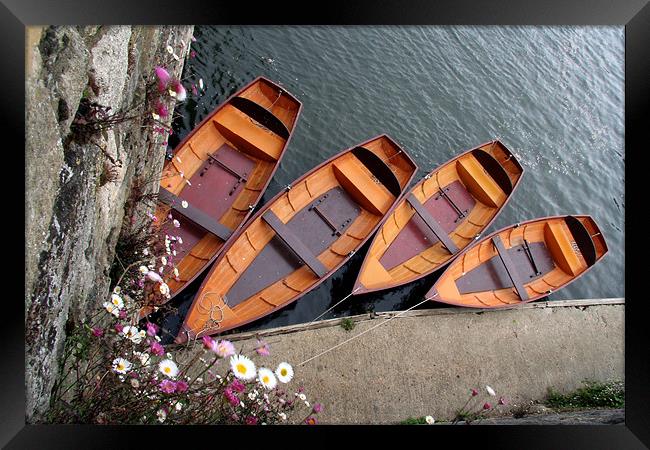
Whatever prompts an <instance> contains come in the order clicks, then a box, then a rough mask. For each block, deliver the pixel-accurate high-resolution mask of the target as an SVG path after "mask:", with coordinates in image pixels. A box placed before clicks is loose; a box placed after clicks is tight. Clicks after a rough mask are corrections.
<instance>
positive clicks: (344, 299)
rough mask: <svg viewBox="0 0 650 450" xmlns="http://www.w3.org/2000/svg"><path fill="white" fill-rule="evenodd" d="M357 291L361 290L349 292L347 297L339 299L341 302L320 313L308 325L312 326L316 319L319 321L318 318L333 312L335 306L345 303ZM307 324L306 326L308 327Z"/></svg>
mask: <svg viewBox="0 0 650 450" xmlns="http://www.w3.org/2000/svg"><path fill="white" fill-rule="evenodd" d="M359 289H361V287H358V288H356V289H355V290H354V291H352V292H350V293H349V294H348V295H346V296H345V297H343V298H342V299H341V301H339V302H338V303H337V304H336V305H334V306H332V307H331V308H329V309H328V310H327V311H325V312H324V313H322V314H321V315H320V316H318V317H316V318H315V319H313V320H312V321H311V322H309V324H312V323H314V322H316V321H317V320H318V319H320V318H321V317H323V316H324V315H325V314H327V313H328V312H330V311H331V310H333V309H334V308H336V307H337V306H339V305H340V304H341V303H343V302H344V301H346V300H347V299H348V298H350V297H352V295H353V294H354V293H355V292H357V291H358V290H359ZM309 324H308V325H309Z"/></svg>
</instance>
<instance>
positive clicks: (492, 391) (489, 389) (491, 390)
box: [485, 386, 497, 397]
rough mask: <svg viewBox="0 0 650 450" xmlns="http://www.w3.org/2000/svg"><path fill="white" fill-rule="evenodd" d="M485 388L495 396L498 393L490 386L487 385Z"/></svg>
mask: <svg viewBox="0 0 650 450" xmlns="http://www.w3.org/2000/svg"><path fill="white" fill-rule="evenodd" d="M485 390H486V391H487V393H488V394H490V395H491V396H493V397H494V396H495V395H497V393H496V392H494V389H492V388H491V387H490V386H485Z"/></svg>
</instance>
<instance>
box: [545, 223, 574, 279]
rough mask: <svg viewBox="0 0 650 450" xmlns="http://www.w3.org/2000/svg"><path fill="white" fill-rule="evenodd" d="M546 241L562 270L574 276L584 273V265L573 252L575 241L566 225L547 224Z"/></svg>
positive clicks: (554, 259)
mask: <svg viewBox="0 0 650 450" xmlns="http://www.w3.org/2000/svg"><path fill="white" fill-rule="evenodd" d="M544 241H545V242H546V246H547V247H548V249H549V251H550V253H551V256H552V257H553V261H554V262H555V264H557V265H558V267H559V268H560V269H562V270H563V271H565V272H566V273H568V274H570V275H573V276H575V275H578V273H580V272H581V271H582V269H583V267H584V264H583V263H582V261H580V258H578V255H577V254H576V252H575V251H574V250H573V245H572V241H573V239H572V238H571V235H570V233H569V229H568V227H567V226H566V225H565V224H564V223H560V222H547V223H546V224H545V225H544Z"/></svg>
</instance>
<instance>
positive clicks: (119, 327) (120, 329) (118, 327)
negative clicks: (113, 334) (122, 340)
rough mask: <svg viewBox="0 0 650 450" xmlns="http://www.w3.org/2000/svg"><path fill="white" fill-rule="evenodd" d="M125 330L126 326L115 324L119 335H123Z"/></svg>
mask: <svg viewBox="0 0 650 450" xmlns="http://www.w3.org/2000/svg"><path fill="white" fill-rule="evenodd" d="M123 329H124V325H122V324H121V323H116V324H115V331H117V332H118V333H121V332H122V330H123Z"/></svg>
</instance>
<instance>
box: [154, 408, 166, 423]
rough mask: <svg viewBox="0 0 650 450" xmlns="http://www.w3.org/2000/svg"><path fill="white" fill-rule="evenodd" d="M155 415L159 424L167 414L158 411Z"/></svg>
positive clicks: (160, 410)
mask: <svg viewBox="0 0 650 450" xmlns="http://www.w3.org/2000/svg"><path fill="white" fill-rule="evenodd" d="M156 415H157V416H158V422H160V423H163V422H164V421H165V419H166V418H167V413H166V412H165V410H164V409H159V410H158V412H157V413H156Z"/></svg>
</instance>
